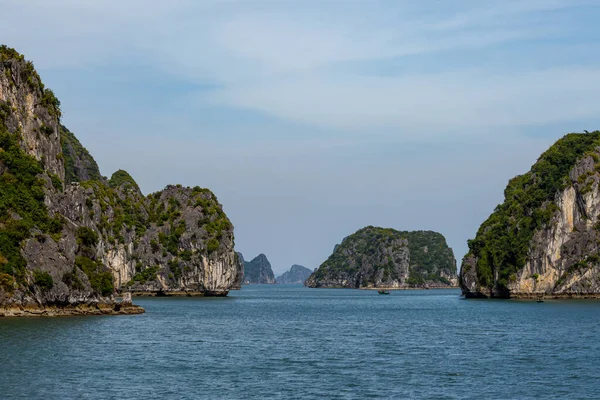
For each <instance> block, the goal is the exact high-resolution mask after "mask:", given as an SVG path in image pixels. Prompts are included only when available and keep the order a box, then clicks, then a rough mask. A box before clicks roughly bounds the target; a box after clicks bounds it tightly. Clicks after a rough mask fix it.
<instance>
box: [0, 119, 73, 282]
mask: <svg viewBox="0 0 600 400" xmlns="http://www.w3.org/2000/svg"><path fill="white" fill-rule="evenodd" d="M0 169H5V171H4V173H2V175H0V259H2V260H6V262H0V272H3V273H6V274H8V275H11V276H13V277H15V278H16V279H17V281H18V282H19V283H23V282H24V278H25V267H26V264H27V263H26V261H25V259H24V258H23V256H22V255H21V244H22V242H23V241H24V240H25V239H27V238H29V237H30V232H31V230H32V229H34V228H37V229H39V230H40V231H42V232H43V233H47V234H58V233H60V232H61V230H62V225H63V220H62V218H61V217H60V216H58V215H57V216H55V217H51V216H50V215H49V214H48V210H47V208H46V206H45V204H44V181H43V179H41V178H39V175H40V174H41V173H42V172H43V170H42V167H41V166H40V163H39V162H38V161H37V160H36V159H35V158H33V157H32V156H29V155H27V154H25V152H24V151H23V150H22V149H21V147H20V146H19V144H18V141H17V136H16V135H13V134H10V133H8V131H7V130H6V127H5V125H4V124H3V123H0Z"/></svg>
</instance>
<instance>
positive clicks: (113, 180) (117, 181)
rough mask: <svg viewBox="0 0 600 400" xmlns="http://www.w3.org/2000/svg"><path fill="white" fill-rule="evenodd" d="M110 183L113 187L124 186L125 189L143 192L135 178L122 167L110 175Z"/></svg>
mask: <svg viewBox="0 0 600 400" xmlns="http://www.w3.org/2000/svg"><path fill="white" fill-rule="evenodd" d="M108 184H109V185H110V187H112V188H117V187H122V188H124V189H132V190H135V191H136V192H138V193H141V191H140V188H139V186H138V184H137V183H136V182H135V180H134V179H133V178H132V177H131V175H129V173H128V172H127V171H123V170H122V169H120V170H118V171H116V172H115V173H114V174H112V176H111V177H110V180H109V181H108Z"/></svg>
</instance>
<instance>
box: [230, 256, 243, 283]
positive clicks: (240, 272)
mask: <svg viewBox="0 0 600 400" xmlns="http://www.w3.org/2000/svg"><path fill="white" fill-rule="evenodd" d="M235 265H236V269H237V274H236V276H235V279H234V280H233V284H232V285H231V290H240V289H241V288H242V284H243V283H244V256H243V255H242V253H239V252H236V253H235Z"/></svg>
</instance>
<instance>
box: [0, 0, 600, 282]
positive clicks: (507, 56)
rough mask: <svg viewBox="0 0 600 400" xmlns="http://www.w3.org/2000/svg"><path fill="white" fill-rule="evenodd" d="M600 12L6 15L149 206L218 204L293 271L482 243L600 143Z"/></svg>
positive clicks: (39, 0)
mask: <svg viewBox="0 0 600 400" xmlns="http://www.w3.org/2000/svg"><path fill="white" fill-rule="evenodd" d="M599 18H600V1H579V0H544V1H541V0H540V1H537V0H528V1H512V0H500V1H496V0H487V1H485V2H483V1H479V0H463V1H457V0H443V1H441V0H421V1H418V2H417V1H408V0H394V1H383V0H382V1H376V0H372V1H367V0H363V1H361V0H354V1H352V0H338V1H321V0H320V1H316V0H314V1H313V0H305V1H291V0H289V1H287V0H280V1H276V0H271V1H258V0H241V1H236V0H204V1H201V0H171V1H169V2H165V1H162V2H154V1H153V2H150V1H146V0H119V1H114V0H88V1H80V0H53V1H51V2H50V1H47V0H28V1H22V0H0V26H2V37H1V39H0V42H1V43H4V44H6V45H8V46H11V47H14V48H16V49H17V50H18V51H19V52H21V53H23V54H24V55H25V56H26V58H27V59H30V60H32V61H33V62H34V64H35V66H36V69H37V70H38V72H39V73H40V75H41V77H42V80H43V81H44V83H45V84H46V86H48V87H50V88H52V89H53V90H54V92H55V93H56V95H57V97H58V98H59V99H60V100H61V103H62V111H63V120H62V122H63V123H64V124H65V125H66V126H67V127H68V128H69V129H70V130H71V131H73V132H74V133H75V134H76V135H77V137H78V138H79V139H80V141H81V142H82V143H83V145H84V146H86V147H87V148H88V149H89V151H90V152H91V153H92V155H93V156H94V157H95V159H96V161H97V162H98V164H99V165H100V169H101V172H102V173H103V174H104V175H107V176H110V175H111V174H112V173H113V172H114V171H115V170H117V169H121V168H122V169H125V170H127V171H128V172H129V173H131V175H132V176H133V177H134V178H135V179H136V180H137V182H138V183H139V185H140V187H141V189H142V191H143V192H144V193H151V192H155V191H157V190H161V189H162V188H164V187H165V186H166V185H167V184H177V183H180V184H183V185H189V186H195V185H199V186H202V187H207V188H210V189H211V190H212V191H213V192H214V193H215V194H216V195H217V197H218V199H219V201H220V202H221V203H222V204H223V207H224V210H225V212H226V213H227V215H228V216H229V217H230V219H231V221H232V222H233V224H234V226H235V241H236V249H237V250H238V251H241V252H242V253H243V254H244V257H245V258H246V259H247V260H249V259H252V258H253V257H254V256H256V255H257V254H259V253H264V254H266V255H267V257H268V259H269V260H270V261H271V264H272V266H273V270H274V271H275V273H276V275H279V274H281V273H283V272H284V271H285V270H287V269H288V268H289V267H290V266H291V265H292V264H302V265H305V266H306V267H308V268H311V269H314V268H316V267H318V266H319V265H320V264H321V263H322V262H323V261H324V260H325V259H327V257H328V256H329V255H330V254H331V252H332V250H333V247H334V246H335V244H337V243H339V242H341V240H342V239H343V238H344V237H345V236H348V235H349V234H351V233H353V232H355V231H356V230H358V229H360V228H362V227H364V226H367V225H375V226H383V227H389V228H395V229H398V230H435V231H438V232H441V233H442V234H444V235H445V237H446V239H447V241H448V243H449V245H450V246H451V247H452V248H453V249H454V252H455V255H456V258H457V260H458V264H459V265H460V260H461V259H462V257H463V256H464V254H465V253H466V252H467V244H466V242H467V239H469V238H472V237H474V235H475V233H476V231H477V229H478V227H479V225H480V224H481V223H482V222H483V221H484V220H485V219H486V218H487V216H488V215H489V214H490V213H491V212H492V211H493V209H494V208H495V206H496V205H497V204H498V203H501V202H502V201H503V191H504V188H505V186H506V184H507V182H508V180H509V179H510V178H511V177H513V176H515V175H517V174H520V173H524V172H526V171H527V170H528V169H529V167H530V166H531V165H532V164H533V163H534V162H535V161H536V159H537V157H538V156H539V155H540V154H541V153H542V152H543V151H544V150H545V149H547V148H548V147H549V146H550V145H551V144H552V143H553V142H554V141H556V140H557V139H558V138H560V137H562V136H563V135H564V134H566V133H569V132H581V131H583V130H590V131H591V130H595V129H600V112H599V110H600V95H599V93H600V28H599V27H598V24H597V21H598V19H599Z"/></svg>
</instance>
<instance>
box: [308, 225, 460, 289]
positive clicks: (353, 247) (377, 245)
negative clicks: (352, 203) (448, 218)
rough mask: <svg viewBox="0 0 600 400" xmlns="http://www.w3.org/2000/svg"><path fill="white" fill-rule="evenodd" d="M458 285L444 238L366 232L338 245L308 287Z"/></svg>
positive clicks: (369, 229) (373, 229)
mask: <svg viewBox="0 0 600 400" xmlns="http://www.w3.org/2000/svg"><path fill="white" fill-rule="evenodd" d="M456 283H457V278H456V261H455V259H454V254H453V252H452V249H451V248H449V247H448V245H447V244H446V239H445V238H444V236H442V235H441V234H439V233H437V232H431V231H415V232H400V231H396V230H394V229H384V228H378V227H373V226H368V227H366V228H363V229H360V230H358V231H357V232H356V233H354V234H352V235H350V236H348V237H346V238H345V239H344V240H343V241H342V243H341V244H340V245H336V246H335V248H334V251H333V254H332V255H331V256H330V257H329V258H328V259H327V260H326V261H325V262H324V263H323V264H321V266H320V267H319V268H318V269H317V270H316V271H315V272H313V273H312V274H311V275H310V277H309V278H308V279H307V280H306V282H305V285H306V286H308V287H329V288H337V287H339V288H394V289H402V288H411V287H452V286H455V285H456Z"/></svg>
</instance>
